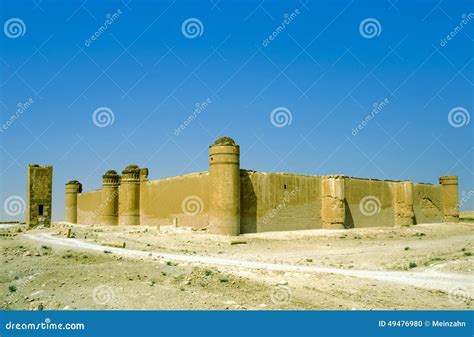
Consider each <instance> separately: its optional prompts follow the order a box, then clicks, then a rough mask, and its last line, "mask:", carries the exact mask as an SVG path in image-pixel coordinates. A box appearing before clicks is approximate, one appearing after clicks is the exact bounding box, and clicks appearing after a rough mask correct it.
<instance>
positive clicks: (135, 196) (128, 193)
mask: <svg viewBox="0 0 474 337" xmlns="http://www.w3.org/2000/svg"><path fill="white" fill-rule="evenodd" d="M119 194H120V195H119V224H120V225H139V224H140V168H139V167H138V166H137V165H129V166H127V167H126V168H125V170H123V171H122V179H121V182H120V192H119Z"/></svg>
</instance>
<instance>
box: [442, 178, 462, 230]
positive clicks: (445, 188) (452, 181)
mask: <svg viewBox="0 0 474 337" xmlns="http://www.w3.org/2000/svg"><path fill="white" fill-rule="evenodd" d="M439 183H440V184H441V214H442V216H443V222H459V195H458V188H459V187H458V177H457V176H442V177H439Z"/></svg>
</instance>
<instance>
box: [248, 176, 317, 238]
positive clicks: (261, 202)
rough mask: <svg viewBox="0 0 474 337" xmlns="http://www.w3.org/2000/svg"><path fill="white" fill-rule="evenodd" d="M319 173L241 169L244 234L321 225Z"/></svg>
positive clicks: (311, 227) (312, 227) (310, 227)
mask: <svg viewBox="0 0 474 337" xmlns="http://www.w3.org/2000/svg"><path fill="white" fill-rule="evenodd" d="M320 180H321V177H317V176H304V175H297V174H287V173H262V172H255V171H248V170H241V173H240V182H241V189H240V196H241V198H240V202H241V219H240V232H241V233H256V232H266V231H283V230H298V229H314V228H321V215H320V213H321V197H320Z"/></svg>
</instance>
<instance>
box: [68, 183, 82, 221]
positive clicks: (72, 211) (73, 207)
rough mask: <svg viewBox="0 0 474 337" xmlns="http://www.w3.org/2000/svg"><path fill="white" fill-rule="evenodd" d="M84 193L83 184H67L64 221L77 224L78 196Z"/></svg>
mask: <svg viewBox="0 0 474 337" xmlns="http://www.w3.org/2000/svg"><path fill="white" fill-rule="evenodd" d="M81 192H82V184H81V183H80V182H78V181H77V180H71V181H69V182H67V183H66V209H65V212H64V221H66V222H70V223H77V194H78V193H81Z"/></svg>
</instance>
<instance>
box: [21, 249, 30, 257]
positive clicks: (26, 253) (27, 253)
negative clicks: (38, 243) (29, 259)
mask: <svg viewBox="0 0 474 337" xmlns="http://www.w3.org/2000/svg"><path fill="white" fill-rule="evenodd" d="M23 256H31V252H30V251H29V250H27V251H26V252H25V253H24V254H23Z"/></svg>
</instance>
